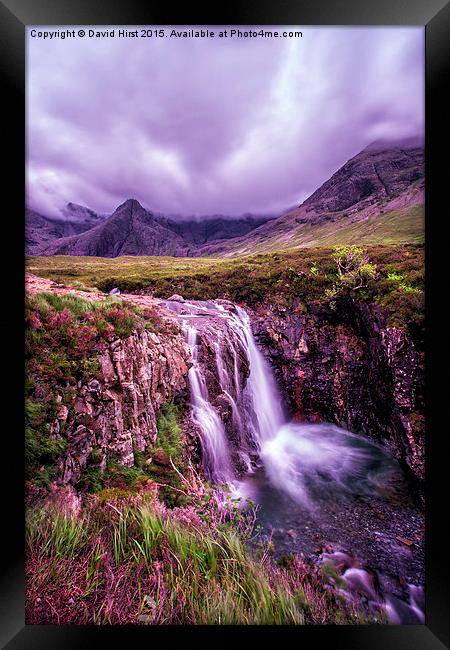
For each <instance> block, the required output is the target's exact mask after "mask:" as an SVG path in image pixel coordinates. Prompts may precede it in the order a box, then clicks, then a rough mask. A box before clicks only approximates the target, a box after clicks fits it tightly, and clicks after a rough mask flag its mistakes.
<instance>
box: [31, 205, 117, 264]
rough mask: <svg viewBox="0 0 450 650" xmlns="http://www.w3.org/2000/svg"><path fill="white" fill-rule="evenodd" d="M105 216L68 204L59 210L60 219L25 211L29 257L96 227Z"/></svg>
mask: <svg viewBox="0 0 450 650" xmlns="http://www.w3.org/2000/svg"><path fill="white" fill-rule="evenodd" d="M104 218H105V215H100V214H97V213H96V212H94V211H93V210H90V209H89V208H86V207H84V206H81V205H77V204H75V203H68V204H67V205H66V206H65V208H63V210H61V218H56V217H53V218H52V217H47V216H45V215H43V214H40V213H39V212H36V211H35V210H31V209H29V208H27V209H26V210H25V226H26V229H25V246H26V250H27V253H28V254H29V255H39V253H40V250H41V249H42V248H43V247H44V246H46V245H47V244H48V243H50V242H53V241H55V240H56V239H61V238H62V237H70V236H72V235H78V234H80V233H82V232H85V231H86V230H90V229H91V228H94V227H95V226H96V225H98V224H99V223H100V222H101V221H102V220H103V219H104Z"/></svg>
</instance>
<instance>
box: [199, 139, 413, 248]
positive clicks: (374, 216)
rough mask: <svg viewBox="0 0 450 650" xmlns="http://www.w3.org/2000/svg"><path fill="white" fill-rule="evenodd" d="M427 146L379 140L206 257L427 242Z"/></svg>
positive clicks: (409, 140)
mask: <svg viewBox="0 0 450 650" xmlns="http://www.w3.org/2000/svg"><path fill="white" fill-rule="evenodd" d="M423 193H424V158H423V143H422V142H421V140H418V139H413V138H410V139H407V140H403V141H397V142H395V141H394V142H392V141H391V142H389V141H376V142H373V143H372V144H370V145H369V146H368V147H366V148H365V149H363V150H362V151H361V152H360V153H359V154H357V155H356V156H354V157H353V158H351V159H350V160H349V161H347V162H346V163H345V164H344V165H343V166H342V167H341V168H340V169H339V170H338V171H337V172H336V173H335V174H333V175H332V176H331V178H330V179H329V180H327V181H326V182H325V183H323V185H321V186H320V187H319V188H318V189H317V190H316V191H315V192H314V193H313V194H311V196H310V197H309V198H307V199H306V200H305V201H304V202H303V203H302V204H301V205H300V206H298V207H297V208H295V209H293V210H290V211H289V212H287V213H286V214H283V215H282V216H280V217H278V218H277V219H272V220H271V221H269V222H267V223H266V224H264V225H262V226H260V227H259V228H256V229H255V230H253V231H252V232H251V233H249V234H248V235H246V236H244V237H239V238H237V239H234V240H232V241H229V242H221V243H219V244H215V245H211V246H206V247H204V248H203V249H202V254H204V255H243V254H250V253H253V252H258V251H270V250H276V249H283V248H290V247H294V246H318V245H322V246H329V245H336V244H351V243H378V242H379V243H382V242H384V243H393V242H400V241H420V240H421V239H423V232H424V224H423V219H424V216H423V202H424V197H423Z"/></svg>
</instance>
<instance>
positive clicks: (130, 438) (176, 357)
mask: <svg viewBox="0 0 450 650" xmlns="http://www.w3.org/2000/svg"><path fill="white" fill-rule="evenodd" d="M99 364H100V373H99V375H98V379H92V380H91V381H89V382H88V383H87V384H84V385H80V386H78V391H77V395H76V398H75V401H74V404H73V408H72V409H70V410H69V409H67V407H62V408H61V410H60V414H59V418H58V419H57V420H56V421H55V422H54V423H53V427H52V432H53V434H54V435H58V434H59V431H60V428H61V424H64V437H65V439H66V440H67V442H68V448H67V452H66V453H65V454H64V456H63V457H62V458H61V460H60V462H59V468H58V474H59V481H60V482H61V483H63V484H65V483H75V482H76V481H77V480H78V479H79V477H80V475H81V471H82V470H83V468H84V467H86V465H87V462H88V458H89V456H90V455H91V452H92V450H93V449H97V450H98V451H99V452H100V453H99V455H98V460H97V465H98V466H99V467H102V468H104V467H105V466H106V461H107V458H108V457H109V456H113V457H114V458H116V459H117V461H118V462H119V463H120V464H122V465H125V466H128V467H129V466H132V465H134V451H135V450H138V451H141V452H144V451H146V450H147V449H149V448H151V447H152V446H153V444H154V443H155V440H156V433H157V429H156V416H157V413H158V410H159V408H160V407H161V405H162V404H164V403H166V402H170V401H171V400H172V399H173V398H174V396H175V395H176V394H177V393H179V392H180V391H183V390H185V389H186V376H187V372H188V364H189V351H188V349H187V347H186V344H185V342H184V338H183V337H182V335H181V334H180V335H175V336H173V337H171V338H168V337H167V336H164V337H161V336H158V335H157V334H154V333H152V332H146V331H143V332H133V334H132V335H131V336H130V337H128V338H126V339H124V340H120V339H119V340H115V341H113V342H112V343H111V345H110V346H109V349H107V350H105V351H104V352H103V353H102V355H101V356H100V358H99Z"/></svg>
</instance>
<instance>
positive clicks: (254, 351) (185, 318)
mask: <svg viewBox="0 0 450 650" xmlns="http://www.w3.org/2000/svg"><path fill="white" fill-rule="evenodd" d="M168 306H169V308H171V309H173V310H174V311H177V313H178V314H180V315H181V316H182V323H183V328H184V330H185V332H186V336H187V340H188V343H189V346H190V348H191V351H192V363H193V365H192V367H191V368H190V370H189V375H188V379H189V388H190V396H191V410H192V418H193V420H194V422H195V423H196V425H197V426H198V428H199V430H200V434H201V440H202V448H203V459H204V467H205V471H206V473H207V475H208V476H209V478H210V479H211V480H213V481H214V482H215V483H228V485H229V486H230V487H231V489H232V492H233V493H234V494H237V495H239V496H243V497H250V498H251V499H252V500H254V501H256V502H257V503H258V504H259V506H260V514H259V523H260V524H262V526H263V529H264V530H269V531H270V530H271V531H272V533H271V534H274V535H275V540H276V543H277V545H278V548H279V550H280V552H285V553H289V552H291V549H292V550H295V552H297V551H298V550H299V544H300V541H299V542H295V540H296V539H298V540H301V546H300V548H301V549H302V552H306V553H307V554H308V553H309V554H314V553H316V557H317V550H316V547H317V544H318V539H320V538H322V539H323V542H324V543H325V542H326V543H327V544H328V545H329V540H330V537H331V539H332V540H333V542H334V543H335V544H336V548H338V549H339V547H341V548H342V545H343V547H344V548H345V547H346V548H347V549H348V548H350V549H352V552H353V553H354V559H352V561H351V562H352V563H351V564H348V566H347V568H346V570H345V572H344V573H343V574H342V580H343V583H344V584H346V585H347V586H346V587H345V588H344V590H345V589H348V590H349V592H348V593H349V594H350V593H354V596H351V597H356V598H359V597H361V596H360V594H361V593H362V594H363V597H365V598H367V599H368V600H369V601H370V602H371V603H372V604H373V606H374V607H375V608H376V607H384V608H385V611H386V612H387V614H388V618H389V620H390V621H391V622H393V623H398V622H402V623H403V622H407V623H417V622H423V608H421V606H420V604H419V603H421V599H422V597H423V592H422V589H421V587H419V586H415V585H414V584H411V581H412V580H411V579H409V580H407V583H408V584H407V589H408V591H407V592H406V593H405V594H404V596H403V597H402V596H401V595H400V591H399V588H398V586H397V587H396V586H395V585H394V582H393V581H395V580H397V577H395V578H393V577H392V575H393V574H394V575H395V576H397V575H398V563H399V562H400V563H403V565H404V567H405V568H404V570H403V571H404V575H409V574H410V573H411V566H412V565H411V561H410V559H409V558H408V557H407V556H405V551H403V550H402V548H401V547H400V548H399V546H398V544H397V546H395V545H394V546H392V542H391V540H392V536H393V535H394V539H396V538H395V534H396V532H398V533H399V534H401V535H404V534H405V533H404V528H405V527H408V526H410V524H411V512H412V511H411V510H408V507H409V506H406V507H405V508H404V511H401V513H399V510H398V508H397V507H396V506H395V503H397V502H398V499H400V500H402V499H403V500H404V499H405V493H406V492H407V491H406V490H405V484H404V481H403V476H402V473H401V471H400V468H399V466H398V464H397V462H396V461H395V460H394V459H392V458H391V457H390V456H389V455H388V454H387V453H386V452H385V450H384V449H382V448H381V447H380V446H378V445H376V444H374V443H372V442H371V441H369V440H367V439H366V438H364V437H363V436H359V435H354V434H352V433H350V432H348V431H345V430H343V429H341V428H339V427H337V426H335V425H333V424H329V423H321V424H310V423H303V424H301V423H296V422H289V421H287V420H286V418H285V417H284V414H283V410H282V407H281V404H282V400H281V397H280V394H279V391H278V388H277V385H276V382H275V379H274V375H273V372H272V369H271V367H270V365H269V364H268V362H267V361H266V359H265V358H264V356H263V355H262V353H261V352H260V351H259V349H258V347H257V345H256V342H255V339H254V337H253V334H252V331H251V325H250V319H249V317H248V315H247V313H246V312H245V311H244V310H243V309H241V308H240V307H237V306H235V305H233V304H232V303H228V302H226V301H214V302H195V301H192V302H184V303H183V304H182V305H179V304H177V305H170V304H168ZM200 350H201V351H202V354H201V356H202V357H203V358H202V359H200V358H199V357H200ZM205 350H206V351H207V353H206V352H205ZM208 354H209V357H208ZM208 364H209V366H208ZM243 364H244V365H245V366H246V368H247V370H248V371H249V372H247V371H245V372H244V371H243V368H242V365H243ZM213 366H214V370H212V367H213ZM212 374H214V376H215V377H216V379H215V380H214V381H215V382H216V384H217V385H215V387H214V389H212V386H211V385H210V384H209V383H208V382H211V381H212V379H211V375H212ZM213 383H214V382H213ZM217 386H218V388H217ZM218 390H219V391H220V400H221V401H220V400H219V401H220V404H221V405H222V407H219V401H218V397H217V392H218ZM224 401H225V402H227V403H228V405H229V409H230V413H231V415H230V417H229V418H228V419H227V418H226V417H224V413H223V411H221V408H223V402H224ZM225 420H226V422H225ZM230 422H232V425H230ZM236 458H239V460H240V461H243V462H241V463H240V466H239V463H237V462H236ZM242 467H244V470H242ZM365 499H366V500H367V503H366V501H365ZM386 499H387V501H386ZM391 501H392V503H393V504H394V505H392V506H391V505H390V503H391ZM373 502H375V503H376V505H375V508H381V514H380V516H381V517H382V520H383V519H386V522H387V523H386V526H385V530H386V531H388V532H387V533H385V532H382V531H381V532H380V531H379V530H375V532H374V533H373V534H372V530H371V528H370V526H373V525H375V526H376V527H377V528H380V529H381V528H382V525H381V524H380V523H378V522H375V524H373V520H372V519H371V518H370V509H371V508H372V507H373V506H372V503H373ZM367 504H368V505H367ZM368 506H369V507H368ZM383 509H384V514H383ZM400 514H401V516H402V517H403V520H402V524H401V525H400V528H395V527H394V528H392V532H391V530H390V529H389V526H390V525H391V523H392V522H394V521H396V520H397V519H398V517H399V516H400ZM366 517H367V519H366ZM413 519H414V517H413ZM367 523H368V524H369V525H367ZM286 529H287V530H288V533H289V535H286ZM413 530H416V531H417V530H418V528H417V526H416V527H415V529H414V526H412V527H411V533H410V535H411V536H412V535H413ZM290 540H291V541H290ZM292 540H294V542H293V541H292ZM331 548H335V547H334V545H333V544H331ZM392 554H395V560H394V561H393V560H392ZM326 555H327V554H326V553H325V554H322V555H321V556H319V559H318V560H317V561H321V560H320V557H324V558H325V559H327V558H326V557H325V556H326ZM343 555H344V554H343V553H342V552H341V551H335V550H334V551H333V552H332V553H331V554H329V556H328V561H333V558H336V559H337V560H338V562H337V566H340V565H341V564H342V556H343ZM356 556H360V557H361V556H362V557H368V558H370V560H369V561H370V562H373V564H374V565H378V564H379V562H380V556H382V557H383V560H382V561H383V563H385V565H386V566H389V563H390V564H391V565H392V570H391V573H390V574H386V576H384V577H383V576H381V575H380V576H379V578H380V582H381V583H383V587H382V588H381V587H375V582H374V579H373V577H372V574H371V573H370V572H369V573H368V572H367V571H366V570H365V569H363V568H362V567H361V565H360V563H359V561H358V560H357V559H355V558H356ZM346 557H348V558H350V557H351V556H350V555H347V556H346ZM416 575H417V574H416ZM358 594H359V595H358ZM369 604H370V603H369Z"/></svg>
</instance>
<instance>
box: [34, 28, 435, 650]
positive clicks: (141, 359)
mask: <svg viewBox="0 0 450 650" xmlns="http://www.w3.org/2000/svg"><path fill="white" fill-rule="evenodd" d="M25 53H26V56H25V125H24V127H25V145H26V150H25V176H26V183H25V185H26V187H25V190H26V191H25V206H24V210H25V242H24V243H25V251H24V255H25V317H26V324H25V382H24V387H25V394H24V396H23V403H24V410H25V429H24V448H25V486H24V490H25V510H26V512H25V623H26V624H27V626H55V625H56V626H66V625H71V626H85V625H95V626H122V625H133V626H146V625H147V626H148V625H151V626H155V625H156V626H169V625H184V626H204V625H209V626H217V625H219V626H230V625H246V626H248V625H249V626H252V625H295V626H345V625H352V626H368V625H369V626H422V627H423V626H424V625H425V599H426V595H427V581H426V579H425V534H426V532H428V531H427V522H428V520H427V522H426V520H425V519H426V518H425V507H426V506H427V505H428V504H427V499H426V498H425V493H426V487H427V473H426V471H425V465H426V460H427V459H428V456H427V453H428V446H427V445H425V431H426V426H427V419H426V417H425V408H426V406H427V404H426V402H427V399H428V393H426V391H425V388H426V382H425V360H426V354H425V293H426V292H425V254H424V253H425V207H424V203H425V181H426V175H425V156H424V150H425V121H424V120H425V27H424V26H420V25H415V26H401V25H397V26H381V25H380V26H375V25H372V26H371V25H367V26H361V25H348V26H345V25H344V26H337V25H334V26H333V25H328V26H327V25H324V26H313V25H301V26H300V25H258V24H255V25H200V26H195V25H186V26H183V25H181V26H180V25H173V26H172V25H162V26H161V25H156V26H155V25H132V24H130V25H125V24H124V25H114V24H112V25H89V24H86V25H75V26H73V25H67V24H61V25H57V24H55V25H53V24H52V25H33V24H28V25H26V27H25ZM427 173H428V168H427ZM427 237H428V231H427ZM427 241H428V239H427ZM427 264H428V258H427ZM427 290H428V287H427ZM426 395H427V399H426ZM427 443H428V439H427ZM427 467H428V466H427ZM427 497H428V493H427ZM444 514H445V513H444ZM36 647H37V646H36ZM39 647H41V646H39ZM42 647H43V646H42ZM339 647H340V646H339Z"/></svg>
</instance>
